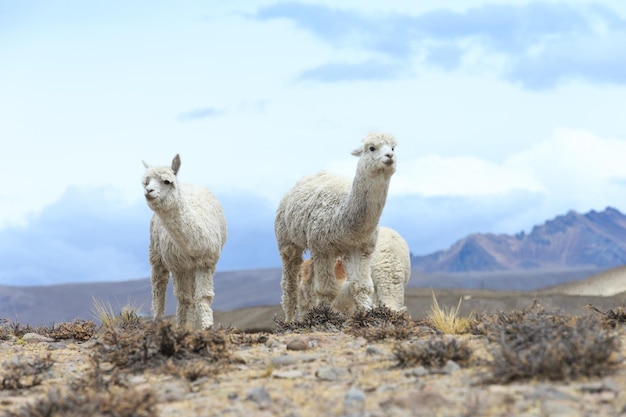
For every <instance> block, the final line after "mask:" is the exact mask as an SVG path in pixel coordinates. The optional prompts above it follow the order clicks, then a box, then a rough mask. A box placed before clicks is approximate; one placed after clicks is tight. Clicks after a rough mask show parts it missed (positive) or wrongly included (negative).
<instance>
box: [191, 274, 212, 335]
mask: <svg viewBox="0 0 626 417" xmlns="http://www.w3.org/2000/svg"><path fill="white" fill-rule="evenodd" d="M214 272H215V266H212V267H210V268H207V269H202V270H199V271H196V293H195V294H196V295H195V299H194V304H195V306H196V314H197V317H196V322H197V326H199V327H200V328H201V329H210V328H211V327H213V310H212V309H211V303H213V296H214V295H215V291H214V288H213V274H214Z"/></svg>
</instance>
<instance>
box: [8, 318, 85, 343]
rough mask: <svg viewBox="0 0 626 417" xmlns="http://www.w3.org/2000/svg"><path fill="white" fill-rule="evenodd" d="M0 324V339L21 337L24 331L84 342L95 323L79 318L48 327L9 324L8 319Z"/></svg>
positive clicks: (56, 338)
mask: <svg viewBox="0 0 626 417" xmlns="http://www.w3.org/2000/svg"><path fill="white" fill-rule="evenodd" d="M0 324H2V325H0V340H9V339H10V338H11V337H12V336H15V337H17V338H21V337H23V336H24V335H25V334H26V333H37V334H39V335H42V336H46V337H50V338H52V339H55V340H66V339H73V340H77V341H80V342H84V341H86V340H89V339H91V337H92V336H93V335H94V334H95V333H96V324H95V323H94V322H93V321H87V320H81V319H76V320H74V321H72V322H70V323H67V322H63V323H60V324H52V325H51V326H49V327H48V326H38V327H33V326H31V325H30V324H27V325H25V326H23V325H21V324H20V323H18V322H15V323H10V324H9V321H8V320H5V321H4V322H3V323H0Z"/></svg>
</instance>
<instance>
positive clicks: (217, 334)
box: [95, 320, 230, 372]
mask: <svg viewBox="0 0 626 417" xmlns="http://www.w3.org/2000/svg"><path fill="white" fill-rule="evenodd" d="M98 342H99V343H98V347H97V349H96V352H95V355H97V357H98V361H99V362H107V363H111V364H112V365H113V366H114V367H116V368H120V369H129V370H131V371H139V370H143V369H146V368H150V367H159V366H163V365H165V364H166V362H167V360H168V359H171V360H173V361H182V360H185V359H199V358H202V359H203V360H204V361H205V362H206V363H208V364H212V365H213V366H214V367H215V372H217V371H218V369H224V367H225V366H226V365H227V364H228V361H229V359H230V338H229V337H228V335H227V332H226V331H225V330H223V329H218V330H197V331H192V330H191V329H189V328H187V327H185V328H177V327H175V325H174V324H172V323H171V322H169V321H167V320H159V321H146V322H144V323H142V325H141V327H138V328H133V329H130V330H129V329H125V328H123V327H119V328H117V327H113V328H110V329H107V330H106V331H105V333H104V334H103V335H102V337H101V338H100V339H99V341H98Z"/></svg>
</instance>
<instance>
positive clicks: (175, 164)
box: [172, 154, 180, 175]
mask: <svg viewBox="0 0 626 417" xmlns="http://www.w3.org/2000/svg"><path fill="white" fill-rule="evenodd" d="M179 169H180V155H178V154H176V156H175V157H174V159H172V171H174V175H176V174H178V170H179Z"/></svg>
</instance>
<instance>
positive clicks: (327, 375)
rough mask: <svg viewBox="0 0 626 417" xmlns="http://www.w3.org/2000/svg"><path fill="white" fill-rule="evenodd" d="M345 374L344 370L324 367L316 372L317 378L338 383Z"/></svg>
mask: <svg viewBox="0 0 626 417" xmlns="http://www.w3.org/2000/svg"><path fill="white" fill-rule="evenodd" d="M345 373H346V371H345V370H343V369H340V368H329V367H327V366H324V367H323V368H320V369H318V370H317V372H315V376H316V377H317V378H318V379H321V380H322V381H336V380H338V379H339V378H340V377H341V376H342V375H343V374H345Z"/></svg>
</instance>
